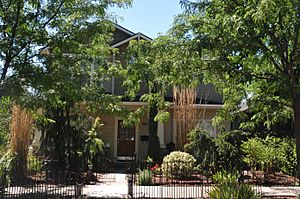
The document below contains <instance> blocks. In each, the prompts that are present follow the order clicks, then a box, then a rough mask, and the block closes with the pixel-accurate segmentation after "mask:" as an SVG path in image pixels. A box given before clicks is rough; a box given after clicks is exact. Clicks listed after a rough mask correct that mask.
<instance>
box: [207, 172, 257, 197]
mask: <svg viewBox="0 0 300 199" xmlns="http://www.w3.org/2000/svg"><path fill="white" fill-rule="evenodd" d="M238 178H239V175H238V174H236V173H227V172H226V171H223V172H217V173H216V174H215V175H214V176H213V180H214V181H215V183H216V186H215V187H214V188H213V189H212V190H211V191H210V192H209V196H210V197H211V198H212V199H232V198H234V199H258V198H260V197H259V196H257V195H256V193H255V191H254V190H253V189H252V188H251V186H250V185H247V184H239V182H238Z"/></svg>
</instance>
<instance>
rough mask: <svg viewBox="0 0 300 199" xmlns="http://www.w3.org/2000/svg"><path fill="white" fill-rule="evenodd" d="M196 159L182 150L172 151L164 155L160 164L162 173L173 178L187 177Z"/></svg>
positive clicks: (192, 169)
mask: <svg viewBox="0 0 300 199" xmlns="http://www.w3.org/2000/svg"><path fill="white" fill-rule="evenodd" d="M195 163H196V159H195V158H194V157H193V156H192V155H190V154H188V153H186V152H182V151H173V152H171V153H170V154H169V155H167V156H165V157H164V159H163V163H162V165H161V169H162V173H163V174H164V175H166V176H173V177H175V178H188V177H190V176H191V174H192V172H193V171H194V166H195Z"/></svg>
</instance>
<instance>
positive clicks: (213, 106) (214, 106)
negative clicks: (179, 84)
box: [121, 102, 223, 110]
mask: <svg viewBox="0 0 300 199" xmlns="http://www.w3.org/2000/svg"><path fill="white" fill-rule="evenodd" d="M121 104H122V105H124V106H146V105H147V104H148V103H147V102H122V103H121ZM171 104H172V106H171V107H170V108H173V107H174V106H173V103H171ZM195 107H196V108H197V109H208V110H211V109H221V108H222V107H223V104H195Z"/></svg>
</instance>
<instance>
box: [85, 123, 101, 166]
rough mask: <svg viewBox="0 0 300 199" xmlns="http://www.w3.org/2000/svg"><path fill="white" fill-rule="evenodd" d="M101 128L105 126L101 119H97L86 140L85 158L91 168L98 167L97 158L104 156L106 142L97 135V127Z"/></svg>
mask: <svg viewBox="0 0 300 199" xmlns="http://www.w3.org/2000/svg"><path fill="white" fill-rule="evenodd" d="M101 126H103V124H102V123H101V122H100V118H99V117H97V118H96V119H95V121H94V124H93V126H92V128H91V130H89V131H88V136H87V139H86V140H85V146H84V156H85V157H86V158H87V162H88V165H89V166H95V165H97V158H99V157H103V156H104V142H103V141H102V139H101V138H100V137H99V136H98V134H97V127H101Z"/></svg>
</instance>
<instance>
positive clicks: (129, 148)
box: [117, 120, 135, 156]
mask: <svg viewBox="0 0 300 199" xmlns="http://www.w3.org/2000/svg"><path fill="white" fill-rule="evenodd" d="M134 152H135V128H134V127H124V126H122V120H119V121H118V146H117V155H118V156H133V154H134Z"/></svg>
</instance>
